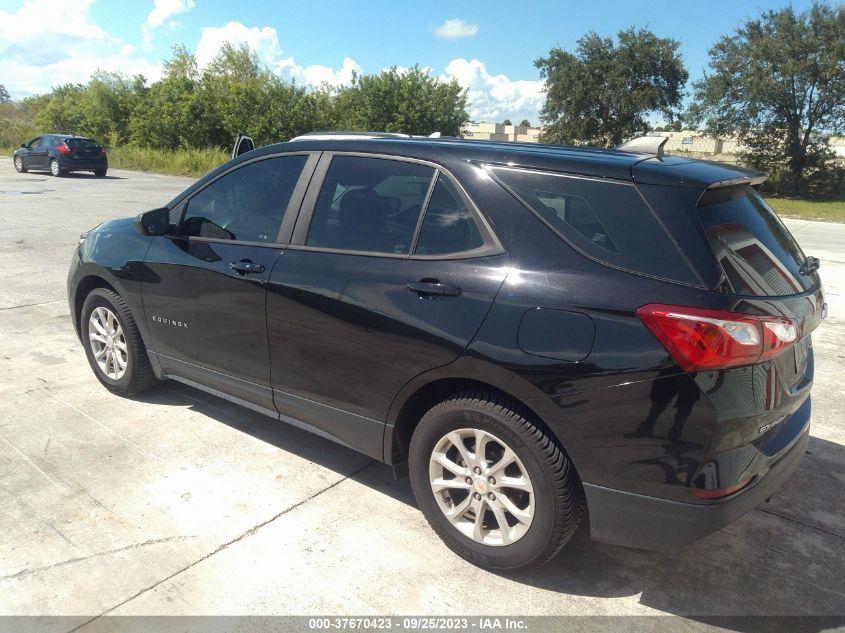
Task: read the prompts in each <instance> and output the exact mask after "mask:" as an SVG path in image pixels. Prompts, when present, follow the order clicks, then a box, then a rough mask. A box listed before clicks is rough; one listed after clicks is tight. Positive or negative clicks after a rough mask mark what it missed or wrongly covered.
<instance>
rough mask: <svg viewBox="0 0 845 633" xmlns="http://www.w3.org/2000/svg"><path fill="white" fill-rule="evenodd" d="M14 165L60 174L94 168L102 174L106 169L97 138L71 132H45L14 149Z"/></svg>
mask: <svg viewBox="0 0 845 633" xmlns="http://www.w3.org/2000/svg"><path fill="white" fill-rule="evenodd" d="M14 162H15V169H16V170H17V171H18V173H21V174H22V173H26V172H27V171H29V170H30V169H38V170H45V171H49V172H50V173H51V174H53V175H54V176H63V175H64V174H67V173H70V172H72V171H93V172H94V175H95V176H98V177H101V178H102V177H103V176H105V175H106V172H107V171H108V169H109V162H108V159H107V158H106V150H105V149H103V146H102V145H100V144H99V143H98V142H97V141H95V140H94V139H91V138H86V137H84V136H74V135H72V134H45V135H43V136H36V137H35V138H34V139H32V140H31V141H29V143H23V144H21V146H20V148H18V149H16V150H15V156H14Z"/></svg>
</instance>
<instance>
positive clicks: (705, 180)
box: [257, 132, 765, 188]
mask: <svg viewBox="0 0 845 633" xmlns="http://www.w3.org/2000/svg"><path fill="white" fill-rule="evenodd" d="M313 136H314V138H313V139H312V138H309V136H302V137H298V138H297V139H296V140H295V141H289V142H287V143H277V144H275V145H268V146H266V147H262V148H260V149H258V150H257V151H258V152H261V153H272V152H278V151H279V150H282V149H284V150H289V149H291V146H292V145H296V148H297V149H302V150H323V151H353V152H366V153H381V154H394V155H399V156H408V157H412V158H420V159H428V160H432V161H434V162H440V161H444V160H449V159H452V160H455V159H458V160H466V161H471V162H474V163H479V164H498V165H508V166H517V167H528V168H532V169H542V170H549V171H557V172H566V173H574V174H579V175H584V176H593V177H598V178H612V179H616V180H628V181H635V182H638V183H643V184H646V183H647V184H657V185H672V186H683V187H695V188H707V187H712V186H717V185H725V184H735V183H751V184H757V183H759V182H762V181H763V180H765V174H763V173H761V172H758V171H753V170H750V169H745V168H742V167H737V166H733V165H728V164H725V163H717V162H713V161H703V160H693V159H687V158H683V157H679V156H666V155H664V156H659V157H658V156H655V155H654V154H647V153H639V152H630V151H622V150H617V149H598V148H592V147H576V146H568V145H543V144H538V143H518V142H513V141H475V140H472V141H470V140H464V139H458V138H428V137H410V136H402V135H390V136H386V135H384V134H376V133H367V132H361V133H355V134H346V135H344V134H335V133H325V134H319V135H318V134H315V135H313Z"/></svg>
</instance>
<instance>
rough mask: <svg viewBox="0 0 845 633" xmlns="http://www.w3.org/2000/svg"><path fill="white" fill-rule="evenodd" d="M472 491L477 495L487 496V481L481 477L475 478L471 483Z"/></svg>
mask: <svg viewBox="0 0 845 633" xmlns="http://www.w3.org/2000/svg"><path fill="white" fill-rule="evenodd" d="M472 489H473V490H475V491H476V492H477V493H478V494H481V495H483V494H487V480H486V479H484V478H483V477H478V478H476V480H475V481H473V482H472Z"/></svg>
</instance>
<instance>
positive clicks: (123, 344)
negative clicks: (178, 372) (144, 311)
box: [80, 288, 158, 396]
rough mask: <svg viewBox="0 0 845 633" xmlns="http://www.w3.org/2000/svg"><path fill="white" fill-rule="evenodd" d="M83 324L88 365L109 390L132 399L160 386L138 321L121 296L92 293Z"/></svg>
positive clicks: (104, 290) (100, 289) (98, 291)
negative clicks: (137, 394)
mask: <svg viewBox="0 0 845 633" xmlns="http://www.w3.org/2000/svg"><path fill="white" fill-rule="evenodd" d="M80 324H81V328H80V332H81V333H82V344H83V346H84V347H85V354H86V356H87V357H88V363H89V364H90V365H91V369H93V370H94V374H95V375H96V376H97V379H98V380H99V381H100V382H101V383H102V384H103V385H104V386H105V387H106V389H108V390H109V391H112V392H114V393H117V394H120V395H122V396H132V395H135V394H136V393H140V392H142V391H145V390H146V389H149V388H150V387H152V386H154V385H155V384H156V383H157V382H158V380H157V379H156V377H155V374H154V373H153V368H152V366H151V365H150V359H149V357H148V356H147V350H146V348H145V347H144V342H143V341H142V340H141V335H140V333H139V332H138V326H137V325H135V319H134V318H133V317H132V313H131V312H130V311H129V307H128V306H127V305H126V303H125V302H124V301H123V298H122V297H121V296H120V295H119V294H117V293H116V292H112V291H111V290H107V289H105V288H97V289H95V290H92V291H91V294H89V295H88V297H87V298H86V299H85V304H84V305H83V307H82V315H81V322H80Z"/></svg>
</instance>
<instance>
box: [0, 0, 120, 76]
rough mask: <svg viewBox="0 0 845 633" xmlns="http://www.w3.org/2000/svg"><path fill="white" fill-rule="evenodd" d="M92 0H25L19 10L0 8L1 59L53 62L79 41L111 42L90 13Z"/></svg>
mask: <svg viewBox="0 0 845 633" xmlns="http://www.w3.org/2000/svg"><path fill="white" fill-rule="evenodd" d="M92 3H93V0H76V1H75V2H63V1H62V0H25V2H24V3H23V5H22V6H21V8H20V9H19V10H18V12H17V13H8V12H6V11H2V10H0V59H3V60H4V66H5V65H6V63H8V62H10V61H11V62H14V61H15V60H18V59H23V58H25V59H28V60H32V61H38V62H41V63H52V62H55V61H57V60H59V59H61V58H62V57H63V56H64V54H65V50H67V49H68V48H72V47H73V46H75V45H77V44H80V43H101V44H102V43H112V42H115V41H116V38H113V37H111V36H110V35H109V34H108V33H106V32H105V31H104V30H103V29H101V28H100V27H99V26H97V25H96V24H94V22H92V21H91V19H90V17H89V16H88V9H89V8H90V7H91V4H92ZM59 42H60V44H59Z"/></svg>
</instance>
